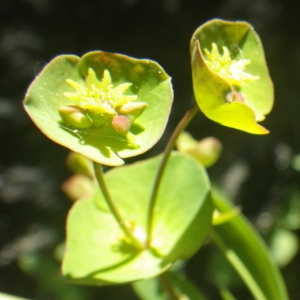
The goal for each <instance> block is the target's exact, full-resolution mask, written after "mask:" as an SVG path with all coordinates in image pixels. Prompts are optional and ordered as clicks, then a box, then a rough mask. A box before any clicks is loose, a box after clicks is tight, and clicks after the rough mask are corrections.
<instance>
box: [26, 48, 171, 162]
mask: <svg viewBox="0 0 300 300" xmlns="http://www.w3.org/2000/svg"><path fill="white" fill-rule="evenodd" d="M172 101H173V90H172V84H171V78H170V77H169V76H168V75H167V74H166V72H165V71H164V70H163V68H162V67H161V66H160V65H159V64H157V63H156V62H154V61H150V60H140V59H135V58H132V57H128V56H125V55H121V54H115V53H108V52H102V51H95V52H89V53H87V54H85V55H84V56H82V57H81V58H80V57H77V56H74V55H61V56H58V57H56V58H54V59H53V60H52V61H51V62H50V63H49V64H48V65H47V66H46V67H45V68H44V69H43V70H42V72H41V73H40V74H39V75H38V76H37V77H36V79H35V80H34V81H33V82H32V84H31V85H30V87H29V89H28V91H27V93H26V97H25V100H24V107H25V110H26V112H27V113H28V114H29V116H30V117H31V119H32V120H33V122H34V123H35V124H36V125H37V127H38V128H39V129H40V130H41V131H42V132H43V133H44V134H45V135H46V136H47V137H49V138H50V139H52V140H53V141H55V142H56V143H58V144H61V145H63V146H65V147H67V148H69V149H70V150H71V151H74V152H77V153H80V154H82V155H84V156H86V157H87V158H89V159H91V160H92V161H95V162H98V163H101V164H104V165H110V166H118V165H122V164H123V163H124V161H123V158H126V157H131V156H136V155H139V154H142V153H144V152H145V151H147V150H149V149H150V148H151V147H152V146H153V145H154V144H155V143H156V142H157V141H158V140H159V138H160V137H161V135H162V133H163V132H164V129H165V126H166V123H167V121H168V117H169V114H170V109H171V105H172Z"/></svg>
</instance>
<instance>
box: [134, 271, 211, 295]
mask: <svg viewBox="0 0 300 300" xmlns="http://www.w3.org/2000/svg"><path fill="white" fill-rule="evenodd" d="M132 287H133V289H134V291H135V292H136V294H137V295H138V296H139V298H140V299H142V300H168V299H170V296H169V294H170V293H172V296H173V298H172V299H175V297H176V299H178V300H180V299H189V300H205V299H206V297H205V296H203V294H202V293H201V292H200V291H199V289H198V288H197V287H196V286H195V285H194V284H193V283H192V282H191V281H190V280H188V278H186V277H185V276H184V275H183V274H181V273H178V272H166V273H164V274H162V275H161V276H159V277H155V278H151V279H148V280H143V281H138V282H135V283H133V284H132Z"/></svg>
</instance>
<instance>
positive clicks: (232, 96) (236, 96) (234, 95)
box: [226, 91, 245, 103]
mask: <svg viewBox="0 0 300 300" xmlns="http://www.w3.org/2000/svg"><path fill="white" fill-rule="evenodd" d="M233 101H237V102H241V103H244V102H245V99H244V96H243V95H242V94H241V93H239V92H236V91H234V92H229V93H228V94H227V95H226V102H227V103H231V102H233Z"/></svg>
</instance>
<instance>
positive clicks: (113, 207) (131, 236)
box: [93, 162, 145, 250]
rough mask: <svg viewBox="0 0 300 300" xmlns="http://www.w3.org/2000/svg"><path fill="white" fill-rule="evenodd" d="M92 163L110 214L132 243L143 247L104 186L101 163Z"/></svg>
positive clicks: (140, 248)
mask: <svg viewBox="0 0 300 300" xmlns="http://www.w3.org/2000/svg"><path fill="white" fill-rule="evenodd" d="M93 164H94V170H95V176H96V179H97V182H98V184H99V186H100V188H101V191H102V194H103V196H104V199H105V200H106V203H107V204H108V206H109V208H110V211H111V213H112V215H113V216H114V218H115V219H116V221H117V223H118V224H119V226H120V227H121V228H122V230H123V231H124V233H125V234H126V236H127V237H128V238H129V239H130V240H131V242H132V244H133V245H134V246H135V247H136V248H137V249H139V250H143V249H145V246H144V245H143V243H142V242H141V241H140V240H138V239H137V238H136V237H135V236H134V234H133V232H132V231H131V230H130V229H129V228H128V227H127V225H126V223H125V221H124V219H123V218H122V216H121V214H120V212H119V211H118V209H117V207H116V205H115V203H114V201H113V199H112V197H111V195H110V193H109V191H108V188H107V186H106V183H105V180H104V176H103V171H102V165H101V164H98V163H96V162H93Z"/></svg>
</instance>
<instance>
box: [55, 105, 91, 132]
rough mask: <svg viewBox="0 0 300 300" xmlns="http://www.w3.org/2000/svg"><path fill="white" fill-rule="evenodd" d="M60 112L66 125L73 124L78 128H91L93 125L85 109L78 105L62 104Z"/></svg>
mask: <svg viewBox="0 0 300 300" xmlns="http://www.w3.org/2000/svg"><path fill="white" fill-rule="evenodd" d="M58 112H59V114H60V117H61V118H62V120H63V122H64V123H65V124H66V125H71V126H74V127H76V128H89V127H91V126H92V122H91V121H90V119H89V118H88V117H87V116H86V115H85V111H84V110H83V109H82V108H80V107H77V106H72V105H70V106H61V107H59V108H58Z"/></svg>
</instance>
